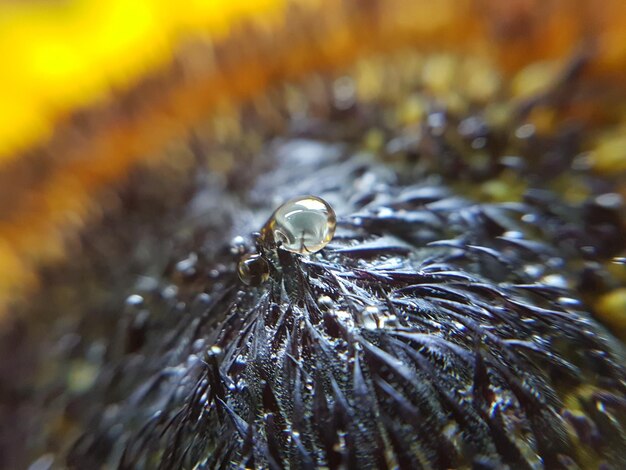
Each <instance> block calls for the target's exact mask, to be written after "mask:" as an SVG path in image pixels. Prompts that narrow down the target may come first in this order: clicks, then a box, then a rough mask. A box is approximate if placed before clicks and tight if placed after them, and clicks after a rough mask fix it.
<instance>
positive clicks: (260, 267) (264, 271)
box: [237, 253, 270, 286]
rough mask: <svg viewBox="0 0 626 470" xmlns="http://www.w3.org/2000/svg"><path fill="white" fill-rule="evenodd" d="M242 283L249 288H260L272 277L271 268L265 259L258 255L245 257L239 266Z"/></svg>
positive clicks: (238, 271) (252, 254) (253, 254)
mask: <svg viewBox="0 0 626 470" xmlns="http://www.w3.org/2000/svg"><path fill="white" fill-rule="evenodd" d="M237 274H238V275H239V279H241V282H243V283H244V284H246V285H248V286H260V285H261V284H263V283H264V282H265V281H267V280H268V279H269V277H270V267H269V264H268V263H267V261H266V260H265V258H263V257H262V256H261V255H259V254H256V253H250V254H247V255H244V256H243V257H242V258H241V260H240V261H239V264H238V266H237Z"/></svg>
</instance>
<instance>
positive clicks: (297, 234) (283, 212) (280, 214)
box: [261, 196, 337, 253]
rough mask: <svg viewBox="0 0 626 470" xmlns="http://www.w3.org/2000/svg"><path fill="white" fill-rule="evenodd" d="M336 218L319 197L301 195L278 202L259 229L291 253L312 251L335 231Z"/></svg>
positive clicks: (328, 240) (268, 239)
mask: <svg viewBox="0 0 626 470" xmlns="http://www.w3.org/2000/svg"><path fill="white" fill-rule="evenodd" d="M336 224H337V218H336V216H335V211H333V209H332V207H330V205H329V204H328V203H327V202H326V201H324V200H323V199H320V198H319V197H315V196H302V197H298V198H294V199H291V200H289V201H287V202H286V203H284V204H283V205H282V206H280V207H279V208H278V209H276V211H275V212H274V214H273V215H272V217H270V219H269V220H268V222H267V224H266V225H265V227H263V230H262V232H261V235H262V237H263V239H264V240H265V241H266V242H273V243H275V244H277V245H280V248H282V249H283V250H287V251H291V252H293V253H315V252H317V251H320V250H321V249H322V248H324V247H325V246H326V245H328V243H329V242H330V240H331V239H332V238H333V235H334V234H335V226H336Z"/></svg>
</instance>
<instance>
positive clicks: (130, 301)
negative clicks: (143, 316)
mask: <svg viewBox="0 0 626 470" xmlns="http://www.w3.org/2000/svg"><path fill="white" fill-rule="evenodd" d="M126 305H128V306H129V307H141V306H142V305H143V297H142V296H140V295H137V294H133V295H129V296H128V297H127V298H126Z"/></svg>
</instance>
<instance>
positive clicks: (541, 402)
mask: <svg viewBox="0 0 626 470" xmlns="http://www.w3.org/2000/svg"><path fill="white" fill-rule="evenodd" d="M309 98H310V97H309ZM314 98H315V99H317V100H318V102H319V101H321V102H322V103H325V106H326V107H323V106H320V107H321V109H322V110H321V111H320V110H317V111H315V110H314V111H312V112H311V116H309V117H307V118H306V119H303V118H302V117H300V118H298V119H295V118H294V119H285V118H283V117H280V112H281V111H282V112H284V110H283V109H282V108H280V106H279V105H278V106H277V109H278V111H276V113H277V114H278V115H279V117H276V116H274V115H273V114H269V116H274V117H275V119H276V122H275V121H272V119H269V118H268V114H263V113H259V114H256V112H254V111H251V110H250V109H248V110H247V111H246V110H244V112H242V114H241V116H240V123H241V129H240V133H239V134H237V135H236V136H235V137H233V138H232V139H230V140H229V139H222V141H219V139H216V140H217V143H216V142H214V141H212V140H208V139H205V138H204V137H203V136H202V135H201V134H194V135H193V136H192V137H190V138H189V140H188V141H186V142H184V143H183V144H182V145H180V146H179V147H175V146H174V147H173V150H172V153H173V155H175V156H176V158H172V159H169V160H167V161H166V162H165V163H163V165H162V166H160V167H157V168H156V169H151V170H146V169H144V170H138V171H137V172H136V173H135V174H133V175H131V177H130V180H129V181H127V182H125V183H124V184H123V185H122V187H120V188H118V190H116V191H115V192H114V193H112V197H111V198H110V199H109V200H112V201H115V202H114V203H112V204H111V207H109V208H108V210H107V211H106V212H105V215H104V216H103V218H102V220H100V221H99V222H98V223H97V224H94V225H93V226H92V228H91V229H90V230H89V231H87V232H86V233H84V234H83V236H82V237H81V239H80V240H76V241H75V248H76V250H75V256H74V257H73V258H72V259H70V260H69V261H68V262H67V263H65V264H63V265H60V266H56V267H53V268H51V269H49V270H48V271H47V272H46V273H45V276H46V277H45V280H46V282H45V284H44V285H43V286H42V289H41V292H40V293H39V295H37V296H36V297H34V298H33V299H32V303H31V304H30V305H29V307H28V310H27V311H25V312H24V313H23V315H22V316H21V317H18V319H17V320H16V321H15V328H14V329H13V330H12V331H9V332H7V334H6V338H3V341H2V343H0V344H1V345H2V346H1V347H2V348H3V351H2V354H3V355H9V354H10V355H11V356H12V357H13V358H14V360H13V361H11V362H6V361H5V362H3V368H4V369H3V370H2V371H1V373H2V375H1V377H2V383H1V388H0V391H1V392H2V394H3V398H4V400H3V402H4V403H6V405H3V406H4V408H3V410H2V412H3V415H4V416H5V417H6V419H4V418H3V423H16V425H15V426H14V427H11V428H10V429H9V428H8V427H7V426H6V425H5V426H4V427H3V430H2V432H3V439H2V442H3V443H4V445H5V446H6V448H7V450H8V451H7V452H6V453H5V452H3V455H5V457H4V459H5V461H6V463H5V462H3V463H4V464H5V466H7V467H9V468H19V467H21V466H22V465H23V462H24V461H25V459H27V458H28V457H29V458H30V459H31V460H32V458H36V457H40V459H39V460H38V464H40V465H43V466H44V468H45V465H46V464H53V465H55V466H64V465H68V466H70V467H73V468H81V469H82V468H85V469H90V468H98V467H102V466H104V467H105V468H116V467H121V468H157V467H159V466H160V467H162V468H181V467H182V468H194V467H196V468H233V467H234V468H239V467H244V466H246V467H256V468H268V467H270V468H282V467H291V468H312V467H317V466H327V467H331V468H341V467H343V468H346V467H347V468H385V467H394V466H399V467H400V468H410V469H413V468H421V467H423V468H449V467H461V468H462V467H472V466H474V467H475V468H501V467H502V466H503V465H509V466H510V467H511V468H529V467H530V468H541V467H542V466H545V467H547V468H577V467H576V465H578V467H579V468H593V467H596V466H598V465H599V464H600V463H602V462H605V463H606V464H607V465H612V466H613V467H614V468H621V467H623V466H624V465H626V462H625V461H624V455H625V453H624V450H625V449H626V435H625V430H624V425H625V423H626V403H625V402H624V398H623V397H624V395H625V392H626V372H625V370H624V366H623V363H624V359H625V357H624V348H623V345H622V344H621V343H619V342H618V341H617V340H615V339H614V338H613V337H612V336H611V335H610V334H609V333H608V332H607V331H606V330H605V329H604V328H602V327H601V326H599V325H598V323H597V322H596V321H595V320H594V318H593V314H594V311H593V305H591V304H590V303H589V302H586V301H587V300H588V299H591V300H593V298H594V296H595V295H596V294H597V293H598V292H602V291H603V290H606V289H607V287H606V286H607V285H608V286H612V285H614V284H612V283H614V282H615V281H613V280H612V279H611V278H610V276H609V273H608V272H607V271H606V269H605V268H604V264H605V263H606V262H607V260H610V259H611V257H612V256H616V255H617V254H619V253H620V250H623V248H624V247H623V243H624V241H623V239H622V237H621V228H620V227H621V225H620V224H622V223H623V221H622V217H623V210H622V207H621V206H619V207H607V206H606V205H602V204H599V203H598V200H597V197H596V196H597V195H601V194H604V193H607V192H610V191H612V189H613V183H612V182H611V180H610V178H604V179H602V178H598V177H596V176H594V175H593V174H592V173H590V172H588V169H587V170H572V161H573V160H574V159H575V156H576V155H577V154H578V153H579V146H578V140H579V139H580V138H581V136H582V134H581V130H580V129H577V128H576V127H575V126H574V127H572V126H570V125H568V126H565V127H564V128H563V129H561V130H560V131H558V132H556V133H555V135H553V136H550V137H549V138H542V137H535V136H532V137H531V138H524V139H521V138H517V137H515V136H514V133H515V129H516V126H518V125H520V124H521V123H520V122H513V123H512V124H511V125H510V127H504V128H496V129H492V128H489V127H488V126H487V124H486V123H485V122H483V121H482V120H481V118H480V114H476V115H469V116H459V115H455V114H454V113H446V112H444V111H442V109H441V108H440V107H439V106H438V104H437V103H436V102H435V101H433V103H431V104H430V108H429V109H430V110H429V113H430V114H429V115H428V116H427V118H426V119H424V121H423V123H422V124H421V125H419V126H418V127H415V126H407V127H406V128H402V127H398V126H393V125H389V124H388V123H387V122H386V121H385V120H384V119H383V118H382V117H381V116H383V115H384V113H385V112H388V111H389V109H388V108H389V107H390V106H391V108H392V109H393V106H395V105H394V104H393V103H392V104H391V105H388V104H386V103H385V102H384V100H381V103H374V104H371V103H370V104H367V103H364V104H360V103H356V104H355V103H352V104H349V105H348V106H347V107H346V106H344V105H345V103H343V104H342V105H341V106H333V105H332V104H329V103H327V102H326V101H325V100H326V99H327V97H322V98H320V97H315V96H314V97H313V98H310V100H311V103H312V104H311V107H314V104H315V103H316V100H315V99H314ZM273 99H275V97H273ZM318 105H319V103H318ZM529 106H532V105H529ZM467 119H473V121H471V122H467ZM463 123H465V125H463ZM470 124H471V125H470ZM372 129H373V130H375V131H376V132H377V133H378V134H380V135H382V137H380V139H382V146H379V148H376V149H374V150H372V149H371V148H369V147H368V145H364V143H363V141H364V140H367V139H365V137H364V136H367V135H370V133H371V131H372ZM476 139H482V140H481V142H480V148H479V152H480V154H481V155H477V153H478V151H475V150H476V149H474V150H472V149H473V147H471V145H470V142H471V143H472V144H473V143H475V141H476ZM512 150H515V151H516V152H519V156H508V157H502V155H507V154H506V153H505V152H506V151H512ZM516 155H518V154H516ZM233 156H235V157H236V158H234V159H232V157H233ZM228 157H231V160H232V161H231V160H229V158H228ZM228 161H230V164H228V165H227V164H226V163H224V162H228ZM511 172H513V173H514V174H515V175H516V177H517V178H518V179H519V181H520V182H522V183H523V184H524V185H525V186H524V188H523V191H521V195H520V191H519V190H518V189H516V188H515V187H511V188H507V190H508V191H509V192H508V193H506V194H505V195H504V196H501V197H499V198H498V199H500V200H502V201H503V202H496V201H491V202H479V201H480V200H484V199H488V198H486V197H484V194H481V192H480V191H479V190H478V189H477V188H480V187H481V185H483V183H485V182H488V181H492V182H493V181H495V182H503V183H502V184H503V185H504V186H505V187H506V186H507V184H509V183H510V179H507V178H508V177H507V175H509V176H510V174H511ZM562 177H567V178H570V179H571V181H584V182H585V184H587V185H588V187H590V188H592V189H591V191H590V196H589V197H587V198H586V199H584V200H583V201H582V202H577V203H573V202H571V201H568V200H567V198H564V197H563V196H562V195H561V194H559V193H558V192H557V191H554V189H553V187H552V186H551V185H552V184H553V183H554V181H555V180H557V179H558V178H562ZM567 181H570V180H567ZM301 194H314V195H317V196H321V197H323V198H325V199H326V200H327V201H328V202H329V203H330V204H331V205H332V206H333V207H334V209H335V211H336V213H337V216H338V228H337V233H336V235H335V238H334V240H333V242H331V244H330V245H329V246H328V247H327V248H326V249H324V250H322V251H321V252H320V253H319V254H316V255H313V256H311V257H300V256H298V255H293V254H290V253H285V252H279V253H277V254H276V259H275V260H274V262H275V264H276V267H277V269H278V271H277V272H276V273H275V274H274V277H273V279H272V280H271V281H270V282H268V283H267V284H264V285H263V286H261V287H246V286H244V285H242V284H241V283H240V282H239V280H238V279H237V275H236V272H235V269H236V265H237V262H238V260H239V258H240V256H241V250H242V245H241V240H239V239H237V238H236V237H238V236H243V237H244V242H246V241H247V242H248V243H249V242H250V238H249V237H250V234H251V233H252V232H253V231H257V230H259V229H260V228H261V226H262V225H263V223H264V222H265V220H266V218H267V217H268V216H269V215H270V214H271V213H272V211H273V210H274V209H275V208H276V207H277V206H278V205H279V204H280V203H281V202H283V201H285V200H286V199H289V198H290V197H293V196H295V195H301ZM233 240H234V241H233ZM33 313H35V314H33ZM4 436H6V437H4ZM10 443H13V445H12V446H11V445H10ZM9 451H10V452H9ZM6 456H9V457H6ZM25 456H27V457H25ZM11 458H13V459H14V460H11ZM15 462H17V463H15Z"/></svg>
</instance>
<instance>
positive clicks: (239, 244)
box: [230, 235, 246, 255]
mask: <svg viewBox="0 0 626 470" xmlns="http://www.w3.org/2000/svg"><path fill="white" fill-rule="evenodd" d="M245 251H246V239H245V238H243V237H242V236H241V235H237V236H236V237H234V238H233V239H232V240H231V241H230V252H231V253H232V254H233V255H242V254H244V253H245Z"/></svg>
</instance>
